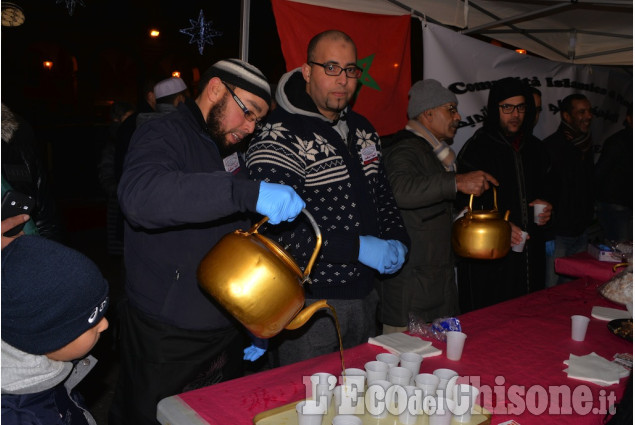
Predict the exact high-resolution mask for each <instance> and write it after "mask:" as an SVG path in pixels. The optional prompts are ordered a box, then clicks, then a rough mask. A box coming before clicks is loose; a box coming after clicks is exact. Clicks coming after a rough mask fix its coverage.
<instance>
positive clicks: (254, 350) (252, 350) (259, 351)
mask: <svg viewBox="0 0 635 425" xmlns="http://www.w3.org/2000/svg"><path fill="white" fill-rule="evenodd" d="M265 351H267V350H266V349H265V348H260V347H256V346H255V345H254V344H251V345H250V346H249V347H247V348H245V350H244V353H245V357H243V359H244V360H250V361H252V362H255V361H256V360H258V359H259V358H260V357H261V356H262V355H263V354H265Z"/></svg>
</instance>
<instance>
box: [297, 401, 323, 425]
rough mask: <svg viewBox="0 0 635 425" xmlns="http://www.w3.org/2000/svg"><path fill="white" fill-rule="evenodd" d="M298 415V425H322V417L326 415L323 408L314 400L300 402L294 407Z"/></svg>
mask: <svg viewBox="0 0 635 425" xmlns="http://www.w3.org/2000/svg"><path fill="white" fill-rule="evenodd" d="M295 411H296V412H297V413H298V425H322V417H323V416H324V414H325V413H326V409H325V406H321V405H319V404H318V403H317V402H316V401H315V400H302V401H301V402H299V403H298V404H296V405H295Z"/></svg>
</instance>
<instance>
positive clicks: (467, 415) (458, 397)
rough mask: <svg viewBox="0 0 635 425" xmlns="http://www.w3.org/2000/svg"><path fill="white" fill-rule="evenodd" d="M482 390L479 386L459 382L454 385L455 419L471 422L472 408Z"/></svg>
mask: <svg viewBox="0 0 635 425" xmlns="http://www.w3.org/2000/svg"><path fill="white" fill-rule="evenodd" d="M479 393H480V391H479V389H478V388H476V387H474V386H472V385H468V384H458V385H455V386H454V389H453V394H454V402H455V403H456V406H455V410H454V420H455V421H457V422H461V423H469V422H470V421H471V420H472V408H473V407H474V404H475V403H476V398H477V397H478V395H479Z"/></svg>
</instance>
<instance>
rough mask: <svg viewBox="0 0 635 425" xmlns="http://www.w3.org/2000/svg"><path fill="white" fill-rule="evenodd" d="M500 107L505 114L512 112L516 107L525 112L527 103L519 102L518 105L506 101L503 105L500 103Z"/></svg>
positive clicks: (520, 111)
mask: <svg viewBox="0 0 635 425" xmlns="http://www.w3.org/2000/svg"><path fill="white" fill-rule="evenodd" d="M498 107H499V108H501V110H502V111H503V114H511V113H512V112H514V109H516V110H517V111H518V112H519V113H521V114H522V113H523V112H525V111H526V110H527V104H526V103H519V104H518V105H510V104H508V103H504V104H502V105H498Z"/></svg>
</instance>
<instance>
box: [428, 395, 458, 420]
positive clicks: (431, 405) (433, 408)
mask: <svg viewBox="0 0 635 425" xmlns="http://www.w3.org/2000/svg"><path fill="white" fill-rule="evenodd" d="M455 406H456V405H455V403H454V400H451V399H449V398H446V397H436V398H428V403H426V404H425V405H424V409H425V410H424V411H425V412H426V413H427V414H428V415H430V417H429V418H428V419H429V421H428V423H429V424H430V425H450V422H451V421H452V411H453V410H454V409H455Z"/></svg>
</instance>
